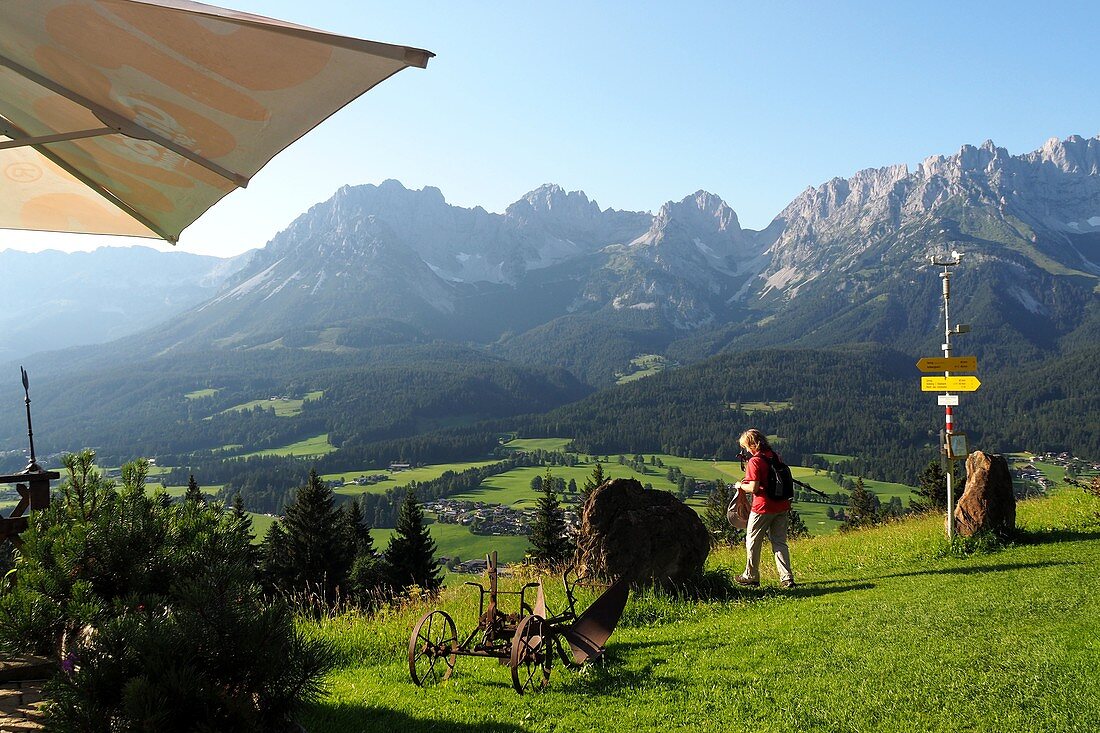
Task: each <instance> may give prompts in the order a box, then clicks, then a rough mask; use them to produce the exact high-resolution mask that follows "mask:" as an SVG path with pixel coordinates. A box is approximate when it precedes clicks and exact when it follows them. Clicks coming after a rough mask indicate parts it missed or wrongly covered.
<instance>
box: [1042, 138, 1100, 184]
mask: <svg viewBox="0 0 1100 733" xmlns="http://www.w3.org/2000/svg"><path fill="white" fill-rule="evenodd" d="M1023 157H1024V159H1025V160H1028V161H1029V162H1032V163H1040V164H1047V165H1052V166H1054V167H1055V168H1058V169H1059V170H1061V171H1063V172H1065V173H1081V174H1084V175H1088V176H1095V175H1098V174H1100V136H1097V137H1090V138H1083V137H1081V136H1080V135H1070V136H1069V137H1067V138H1066V139H1065V140H1060V139H1058V138H1056V137H1052V138H1051V139H1050V140H1047V142H1046V144H1045V145H1043V147H1041V148H1039V149H1038V150H1036V151H1035V152H1033V153H1030V154H1028V155H1026V156H1023Z"/></svg>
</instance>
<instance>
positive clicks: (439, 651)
mask: <svg viewBox="0 0 1100 733" xmlns="http://www.w3.org/2000/svg"><path fill="white" fill-rule="evenodd" d="M457 650H458V633H457V632H456V631H455V622H454V621H452V620H451V617H450V616H448V615H447V614H446V612H444V611H429V612H428V613H426V614H424V617H423V618H422V619H420V620H419V621H418V622H417V623H416V626H414V627H413V632H412V636H410V637H409V676H410V677H412V681H413V682H415V683H416V684H418V685H420V686H421V687H424V686H425V685H435V684H438V683H440V682H442V681H443V680H445V679H448V678H450V676H451V673H452V672H454V669H455V652H456V651H457Z"/></svg>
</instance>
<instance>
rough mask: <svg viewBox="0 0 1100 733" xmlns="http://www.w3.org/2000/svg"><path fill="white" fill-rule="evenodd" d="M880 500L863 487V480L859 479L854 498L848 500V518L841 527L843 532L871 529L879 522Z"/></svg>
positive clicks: (853, 490) (854, 490)
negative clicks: (861, 528) (862, 528)
mask: <svg viewBox="0 0 1100 733" xmlns="http://www.w3.org/2000/svg"><path fill="white" fill-rule="evenodd" d="M878 510H879V500H878V497H877V496H875V494H874V492H873V491H870V490H868V489H867V488H866V487H864V485H863V478H862V477H861V478H857V479H856V484H855V488H853V489H852V496H851V498H850V499H849V500H848V516H847V517H846V518H845V520H844V524H843V525H842V526H841V528H840V529H841V530H842V531H847V530H850V529H858V528H860V527H870V526H871V525H873V524H878V521H879V511H878Z"/></svg>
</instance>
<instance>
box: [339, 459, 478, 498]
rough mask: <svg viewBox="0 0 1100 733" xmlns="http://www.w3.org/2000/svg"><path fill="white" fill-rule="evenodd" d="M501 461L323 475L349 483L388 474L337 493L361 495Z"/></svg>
mask: <svg viewBox="0 0 1100 733" xmlns="http://www.w3.org/2000/svg"><path fill="white" fill-rule="evenodd" d="M499 462H500V461H497V460H493V461H465V462H462V463H437V464H435V465H431V466H421V467H419V468H410V469H408V470H406V471H397V472H396V473H390V472H389V470H388V469H385V468H379V469H371V468H368V469H365V470H362V471H345V472H343V473H326V474H324V475H323V476H321V479H322V480H324V481H342V482H344V484H347V483H348V482H349V481H355V479H357V478H359V477H360V476H372V475H375V474H383V473H384V474H386V475H387V477H388V478H386V480H385V481H379V482H378V483H376V484H367V485H365V486H360V485H351V486H347V485H345V486H342V487H340V488H338V489H336V493H337V494H342V495H344V496H359V495H360V494H384V493H386V491H387V490H388V489H395V488H397V487H399V486H408V485H409V484H411V483H412V482H413V481H418V482H419V481H431V480H432V479H437V478H439V477H440V476H442V475H443V474H445V473H446V472H447V471H454V472H455V473H460V472H462V471H466V470H468V469H471V468H481V467H482V466H489V465H492V464H493V463H499Z"/></svg>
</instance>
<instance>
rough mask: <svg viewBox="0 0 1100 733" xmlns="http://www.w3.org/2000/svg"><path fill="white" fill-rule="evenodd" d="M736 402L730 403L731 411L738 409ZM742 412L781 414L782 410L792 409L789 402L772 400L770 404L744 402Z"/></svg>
mask: <svg viewBox="0 0 1100 733" xmlns="http://www.w3.org/2000/svg"><path fill="white" fill-rule="evenodd" d="M737 404H738V403H736V402H731V403H730V409H731V410H736V409H737ZM740 404H741V410H742V411H743V412H750V413H751V412H779V411H780V410H789V409H791V403H790V401H789V400H771V401H769V402H742V403H740Z"/></svg>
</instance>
